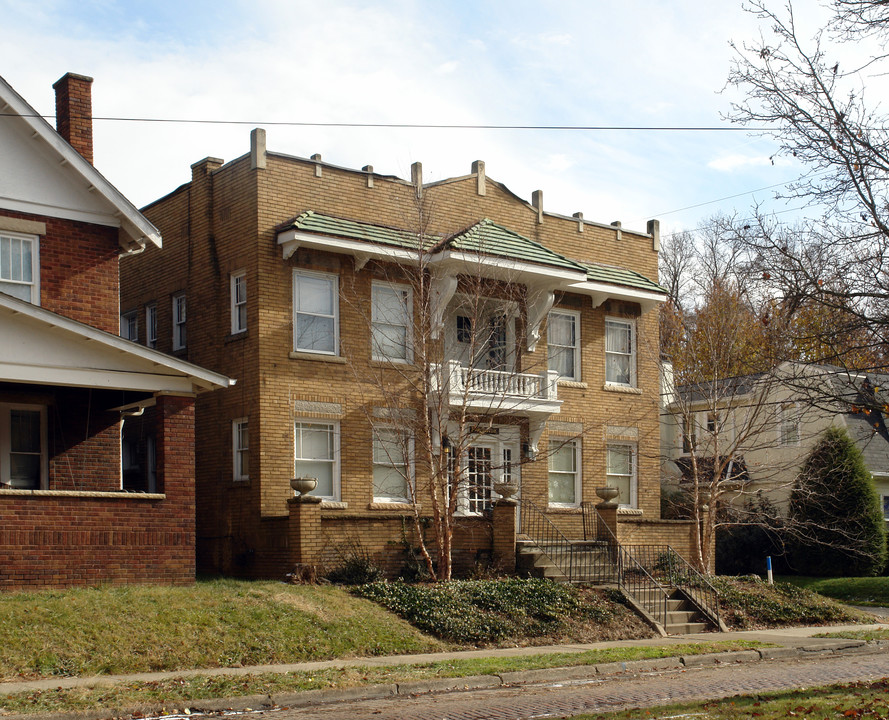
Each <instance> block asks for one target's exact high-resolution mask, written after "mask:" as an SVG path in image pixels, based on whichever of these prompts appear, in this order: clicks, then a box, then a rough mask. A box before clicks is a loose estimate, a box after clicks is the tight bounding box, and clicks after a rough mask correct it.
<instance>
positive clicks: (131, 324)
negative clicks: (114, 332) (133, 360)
mask: <svg viewBox="0 0 889 720" xmlns="http://www.w3.org/2000/svg"><path fill="white" fill-rule="evenodd" d="M120 336H121V337H122V338H123V339H124V340H131V341H132V342H139V313H138V312H137V311H136V310H130V311H129V312H125V313H121V316H120Z"/></svg>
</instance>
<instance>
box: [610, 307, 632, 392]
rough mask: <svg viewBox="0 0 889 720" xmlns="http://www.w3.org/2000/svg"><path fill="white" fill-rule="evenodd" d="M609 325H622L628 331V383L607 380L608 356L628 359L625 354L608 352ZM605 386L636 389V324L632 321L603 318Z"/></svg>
mask: <svg viewBox="0 0 889 720" xmlns="http://www.w3.org/2000/svg"><path fill="white" fill-rule="evenodd" d="M609 324H611V325H624V326H626V327H628V328H629V329H630V353H629V358H630V382H629V383H624V382H617V381H616V380H609V379H608V356H609V355H616V356H619V357H628V356H627V354H626V353H618V352H615V351H613V350H608V326H609ZM604 341H605V384H606V385H616V386H618V387H633V388H634V387H636V386H637V381H636V355H637V353H636V322H635V321H634V320H627V319H626V318H618V317H608V316H606V318H605V337H604Z"/></svg>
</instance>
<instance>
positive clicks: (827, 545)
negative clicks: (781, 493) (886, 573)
mask: <svg viewBox="0 0 889 720" xmlns="http://www.w3.org/2000/svg"><path fill="white" fill-rule="evenodd" d="M790 518H791V520H792V522H793V523H794V524H795V525H796V526H798V528H799V531H798V532H797V535H798V536H799V537H800V538H801V539H800V540H798V541H795V542H794V544H793V551H792V556H793V564H794V566H795V568H796V569H797V570H798V571H799V572H801V573H802V574H806V575H819V576H845V577H856V576H857V577H861V576H868V575H877V574H878V573H880V572H881V571H882V570H883V568H884V567H885V565H886V528H885V524H884V521H883V514H882V512H881V511H880V505H879V501H878V499H877V494H876V491H875V490H874V487H873V483H872V480H871V476H870V473H868V471H867V468H866V467H865V465H864V460H863V459H862V457H861V451H860V450H859V449H858V448H857V447H856V446H855V444H854V443H853V442H852V440H851V438H850V437H849V436H848V434H847V433H846V432H845V431H844V430H840V429H838V428H830V429H829V430H827V432H825V434H824V437H823V438H822V440H821V441H820V442H819V443H818V444H817V445H816V446H815V447H814V448H813V450H812V452H811V454H810V455H809V457H808V458H807V459H806V462H805V464H804V465H803V468H802V470H801V471H800V474H799V477H798V478H797V481H796V485H795V486H794V489H793V492H792V493H791V496H790Z"/></svg>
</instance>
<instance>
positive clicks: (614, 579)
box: [521, 500, 669, 625]
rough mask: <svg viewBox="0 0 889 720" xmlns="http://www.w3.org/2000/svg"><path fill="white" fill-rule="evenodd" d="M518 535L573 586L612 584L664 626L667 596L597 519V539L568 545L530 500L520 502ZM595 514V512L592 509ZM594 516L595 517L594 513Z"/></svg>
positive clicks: (609, 530)
mask: <svg viewBox="0 0 889 720" xmlns="http://www.w3.org/2000/svg"><path fill="white" fill-rule="evenodd" d="M521 503H522V527H521V531H522V533H523V534H524V535H526V536H527V537H528V538H529V539H530V540H531V541H532V542H533V543H534V544H535V545H536V546H537V547H538V549H539V550H540V551H541V552H543V554H545V555H546V556H547V557H548V558H549V559H550V560H551V561H552V562H553V564H554V565H555V566H556V567H557V568H559V570H560V571H561V572H562V573H563V574H564V575H565V577H567V578H568V579H569V580H571V581H573V582H589V583H616V584H617V585H618V587H620V588H621V589H622V590H624V591H625V592H626V593H627V594H628V595H630V596H632V597H634V598H636V599H637V601H639V602H640V603H641V604H642V605H643V606H644V607H645V609H646V610H647V611H648V613H649V614H650V615H652V617H653V618H654V619H655V620H656V621H657V622H659V623H660V624H661V625H666V623H667V600H668V599H669V592H668V590H667V588H666V587H664V586H662V585H661V584H660V583H659V582H657V580H655V579H654V578H653V577H652V576H651V575H650V574H649V573H648V572H647V571H646V569H645V568H644V567H643V566H642V565H641V564H639V563H638V562H637V561H636V559H635V558H634V557H633V556H632V555H631V554H630V553H628V552H627V551H626V550H625V549H624V548H622V547H621V546H620V544H619V543H618V542H617V538H616V537H615V536H614V534H613V533H612V532H611V529H610V528H608V526H607V525H606V524H605V523H604V521H602V520H601V518H599V520H598V522H599V527H600V529H602V532H603V535H600V536H599V538H600V539H595V540H584V541H571V540H568V538H566V537H565V535H564V534H563V533H562V532H561V531H560V530H559V529H558V528H557V527H556V526H555V525H554V524H553V522H552V521H551V520H550V519H549V518H548V517H547V516H546V514H545V513H544V512H543V511H542V510H540V508H538V507H537V506H536V505H535V504H534V503H532V502H531V501H530V500H522V501H521ZM593 511H594V512H595V508H594V509H593ZM596 515H598V513H596Z"/></svg>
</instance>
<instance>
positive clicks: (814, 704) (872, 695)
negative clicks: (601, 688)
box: [572, 679, 889, 720]
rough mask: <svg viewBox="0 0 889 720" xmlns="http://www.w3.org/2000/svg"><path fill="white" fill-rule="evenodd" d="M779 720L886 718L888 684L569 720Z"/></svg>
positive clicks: (791, 692) (789, 692) (854, 685)
mask: <svg viewBox="0 0 889 720" xmlns="http://www.w3.org/2000/svg"><path fill="white" fill-rule="evenodd" d="M751 717H756V718H761V720H778V718H781V719H782V720H783V719H784V718H788V717H803V718H861V717H865V718H875V720H880V718H887V717H889V680H886V679H883V680H878V681H875V682H866V683H850V684H844V685H830V686H828V687H821V688H805V689H804V690H787V691H783V692H777V693H764V694H761V695H745V696H740V695H739V696H735V697H731V698H725V699H724V700H711V701H708V702H703V703H683V704H677V705H661V706H659V707H657V708H650V709H640V710H627V711H623V712H616V713H606V714H603V715H577V716H575V717H574V718H573V719H572V720H631V719H635V718H645V719H646V720H651V719H652V718H696V720H736V719H737V720H740V719H741V718H745V719H746V718H751Z"/></svg>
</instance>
